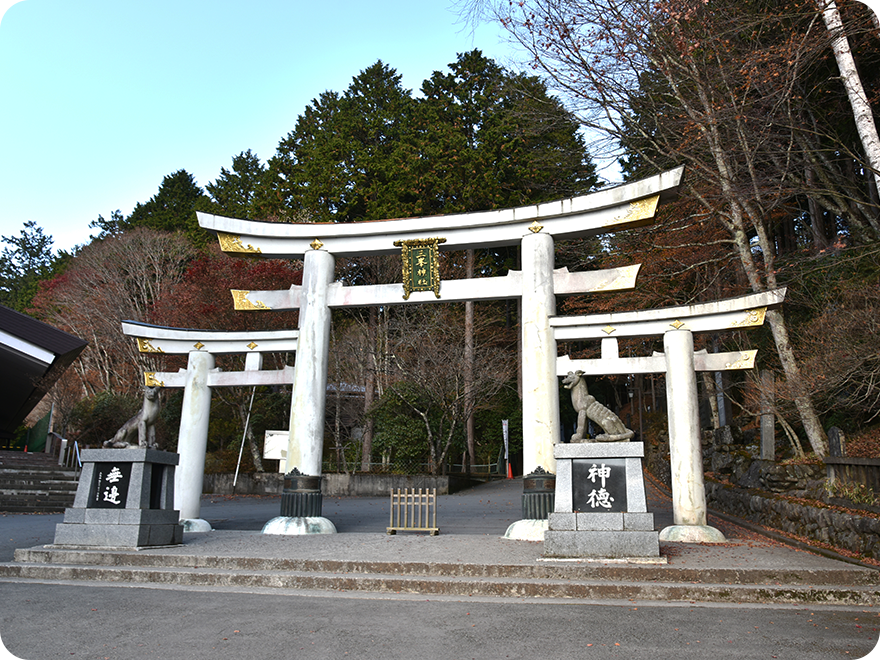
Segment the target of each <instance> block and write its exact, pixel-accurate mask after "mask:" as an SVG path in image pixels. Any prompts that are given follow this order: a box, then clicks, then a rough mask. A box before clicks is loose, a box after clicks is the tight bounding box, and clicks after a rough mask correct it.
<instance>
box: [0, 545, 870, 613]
mask: <svg viewBox="0 0 880 660" xmlns="http://www.w3.org/2000/svg"><path fill="white" fill-rule="evenodd" d="M0 577H2V578H6V579H15V580H21V579H33V580H40V581H53V580H65V581H70V580H73V581H85V582H88V583H89V584H92V585H94V584H98V583H103V584H126V585H136V584H140V585H146V584H154V585H164V586H177V587H216V588H219V589H229V590H236V589H255V588H258V589H279V590H283V589H294V590H321V591H336V592H338V591H346V592H372V593H386V594H387V593H409V594H421V595H433V596H456V597H475V596H476V597H502V598H503V597H506V598H547V599H573V598H574V599H586V600H642V601H669V602H682V601H685V602H687V601H691V602H697V601H699V602H722V603H777V604H813V605H819V604H822V605H857V606H871V607H873V606H876V605H877V604H878V583H880V573H878V572H877V571H872V570H865V569H862V568H857V567H853V568H852V569H851V570H846V569H844V570H827V571H826V570H821V569H820V570H807V571H799V570H785V569H783V570H779V569H772V570H768V569H767V568H760V567H756V568H753V569H749V568H738V569H722V570H718V569H716V570H712V571H704V570H702V569H696V570H694V569H675V568H672V567H668V566H656V567H651V566H632V565H630V566H602V565H595V566H583V565H580V566H566V565H564V564H556V565H553V564H548V565H543V566H522V565H491V566H487V565H476V564H449V563H434V562H398V561H389V562H375V561H334V560H308V559H306V560H302V559H280V558H277V557H275V558H258V557H230V556H196V555H186V554H184V555H181V554H174V553H163V552H162V551H161V550H159V551H156V550H151V551H149V552H145V551H139V552H133V551H132V552H125V551H113V550H76V549H63V548H58V549H53V548H51V547H45V548H30V549H19V550H16V551H15V562H13V563H6V564H0Z"/></svg>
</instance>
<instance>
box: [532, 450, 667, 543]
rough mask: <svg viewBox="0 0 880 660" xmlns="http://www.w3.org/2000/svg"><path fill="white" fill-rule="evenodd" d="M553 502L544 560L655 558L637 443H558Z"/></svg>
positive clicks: (656, 538) (654, 539) (654, 536)
mask: <svg viewBox="0 0 880 660" xmlns="http://www.w3.org/2000/svg"><path fill="white" fill-rule="evenodd" d="M555 454H556V503H555V510H554V512H553V513H551V514H550V519H549V527H548V529H547V531H546V532H545V534H544V556H545V557H556V558H570V557H594V558H608V559H611V558H622V559H623V558H647V557H659V556H660V541H659V534H658V533H657V532H655V531H654V514H653V513H649V512H648V508H647V501H646V498H645V481H644V477H643V475H642V458H643V457H644V454H645V448H644V444H643V443H641V442H609V443H578V444H560V445H556V447H555Z"/></svg>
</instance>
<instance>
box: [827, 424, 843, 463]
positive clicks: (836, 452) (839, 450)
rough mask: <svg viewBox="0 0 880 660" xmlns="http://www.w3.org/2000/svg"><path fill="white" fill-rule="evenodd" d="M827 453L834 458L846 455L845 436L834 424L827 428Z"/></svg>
mask: <svg viewBox="0 0 880 660" xmlns="http://www.w3.org/2000/svg"><path fill="white" fill-rule="evenodd" d="M828 455H829V456H834V457H835V458H843V457H844V456H846V436H844V434H843V431H841V430H840V429H839V428H837V427H836V426H832V427H831V428H830V429H828Z"/></svg>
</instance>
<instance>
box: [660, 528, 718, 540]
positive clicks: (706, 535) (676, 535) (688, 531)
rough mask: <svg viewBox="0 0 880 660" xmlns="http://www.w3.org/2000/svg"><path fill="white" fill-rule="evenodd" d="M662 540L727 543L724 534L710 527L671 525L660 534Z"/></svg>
mask: <svg viewBox="0 0 880 660" xmlns="http://www.w3.org/2000/svg"><path fill="white" fill-rule="evenodd" d="M660 540H661V541H677V542H679V543H727V539H726V538H725V537H724V534H722V533H721V532H720V531H718V530H717V529H715V528H714V527H710V526H709V525H670V526H669V527H664V528H663V530H662V531H661V532H660Z"/></svg>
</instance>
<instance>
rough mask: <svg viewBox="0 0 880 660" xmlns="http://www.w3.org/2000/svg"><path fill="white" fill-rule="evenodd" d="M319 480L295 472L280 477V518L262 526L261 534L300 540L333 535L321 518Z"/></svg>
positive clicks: (331, 525)
mask: <svg viewBox="0 0 880 660" xmlns="http://www.w3.org/2000/svg"><path fill="white" fill-rule="evenodd" d="M321 481H322V478H321V476H320V475H319V476H312V475H307V474H303V473H302V472H300V471H299V470H298V469H297V468H294V469H293V470H291V471H290V472H288V473H287V474H285V475H284V491H283V492H282V493H281V515H280V516H277V517H275V518H272V520H270V521H269V522H267V523H266V524H265V525H263V532H262V533H263V534H282V535H285V536H301V535H305V534H335V533H336V526H335V525H334V524H333V523H332V522H330V521H329V520H327V518H324V517H323V516H322V515H321V509H322V507H323V501H324V498H323V495H322V494H321Z"/></svg>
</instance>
